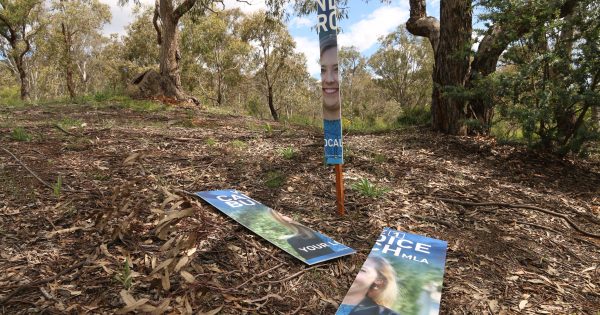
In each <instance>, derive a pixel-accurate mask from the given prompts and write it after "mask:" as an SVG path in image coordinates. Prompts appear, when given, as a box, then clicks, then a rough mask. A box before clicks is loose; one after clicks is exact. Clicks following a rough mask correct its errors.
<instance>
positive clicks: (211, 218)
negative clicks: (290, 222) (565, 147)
mask: <svg viewBox="0 0 600 315" xmlns="http://www.w3.org/2000/svg"><path fill="white" fill-rule="evenodd" d="M0 111H2V115H1V116H0V122H6V120H9V119H10V120H13V121H14V122H16V123H18V124H19V125H22V126H24V127H26V128H27V129H28V130H30V131H32V134H34V135H35V134H37V135H39V136H38V137H34V139H33V140H32V141H31V142H27V143H21V142H18V143H17V142H14V141H11V140H10V139H9V137H7V136H6V134H7V132H6V131H9V129H8V128H5V127H1V128H0V129H1V131H2V133H1V134H2V136H0V137H1V142H0V143H1V146H2V147H3V148H5V149H6V150H9V151H10V152H12V153H13V154H14V155H15V157H16V158H17V159H19V161H17V160H15V157H13V156H11V155H9V154H4V153H3V152H4V151H3V152H0V153H2V154H0V181H1V182H2V183H3V184H2V185H0V270H2V271H3V272H2V273H0V313H5V314H25V313H31V312H35V313H42V312H46V313H67V312H75V313H86V312H89V313H94V314H112V313H121V314H125V313H151V314H162V313H173V314H190V313H194V314H244V313H246V314H257V313H259V314H333V313H334V312H335V309H336V307H337V306H338V305H339V303H340V302H341V300H342V299H343V297H344V295H345V294H346V292H347V290H348V288H349V287H350V284H351V283H352V281H353V280H354V278H355V276H356V274H357V272H358V270H359V269H360V266H361V265H362V262H363V261H364V259H365V258H366V256H367V255H368V253H369V250H370V248H371V246H372V245H373V242H374V240H375V239H376V236H377V234H378V233H379V232H380V231H381V229H382V228H383V227H384V226H391V227H394V228H398V229H401V230H405V231H409V232H411V233H418V234H423V235H427V236H430V237H435V238H439V239H444V240H447V241H448V243H449V250H448V257H447V265H446V274H445V279H444V288H443V294H442V304H441V313H443V314H464V313H476V314H512V313H526V314H557V313H577V314H594V315H595V314H596V313H597V312H598V311H600V267H599V266H600V263H599V262H600V240H598V239H597V238H594V237H590V236H587V235H583V234H581V233H579V232H578V231H576V230H574V229H572V228H570V226H569V225H567V224H566V223H565V222H564V221H563V220H561V218H559V217H554V216H552V215H548V214H546V213H542V212H538V211H533V210H530V209H518V208H509V207H502V206H475V207H473V206H464V205H460V204H455V203H448V202H444V201H442V199H453V200H461V201H464V202H471V203H477V202H496V203H510V204H527V205H534V206H537V207H541V208H544V209H548V210H551V211H552V212H556V213H560V214H562V215H565V216H568V217H569V218H570V219H571V220H573V221H575V222H576V223H577V225H578V226H580V227H581V228H582V229H583V230H585V231H588V232H594V231H598V230H599V229H598V227H599V223H600V217H599V216H600V210H599V209H600V199H599V198H598V196H599V195H600V164H599V163H598V162H594V161H590V160H558V159H555V158H553V157H551V156H544V155H540V154H534V153H531V152H529V151H527V150H526V149H525V148H521V147H514V146H505V145H500V144H497V143H495V142H494V141H493V140H491V139H486V138H463V137H451V136H441V135H436V134H434V133H431V132H429V131H428V130H426V129H424V128H408V129H405V130H402V131H396V132H388V133H380V134H377V135H352V134H350V135H346V136H345V144H346V148H347V149H349V150H348V154H347V156H346V158H347V161H346V162H347V164H346V165H345V167H344V168H345V172H346V178H347V185H346V186H347V187H350V183H352V182H353V181H358V180H360V179H368V180H369V181H370V182H371V183H374V184H376V185H378V186H380V187H386V188H389V191H388V192H386V193H385V194H384V195H383V196H381V197H378V198H370V197H365V196H363V195H361V194H359V193H357V192H356V191H354V190H351V189H349V188H348V189H347V190H346V209H347V212H348V214H347V215H346V216H345V217H343V218H340V217H338V216H337V215H336V214H335V209H336V207H335V200H334V196H335V190H334V178H335V177H334V176H335V175H334V173H333V170H332V169H331V168H329V167H326V166H324V165H323V163H322V151H321V134H320V131H319V130H313V129H310V128H306V127H297V126H289V125H285V124H279V123H272V122H270V124H271V125H272V126H273V130H272V131H271V132H268V133H267V132H260V131H256V130H251V128H249V127H248V126H252V125H261V124H264V122H261V121H259V120H257V119H253V118H248V117H237V116H231V115H226V116H225V115H217V114H213V113H210V112H207V111H200V110H196V111H197V112H196V113H195V114H196V116H197V117H198V118H197V119H196V121H197V125H199V126H202V127H201V128H183V127H175V126H174V124H167V123H166V122H169V121H177V120H182V119H185V117H187V115H188V111H190V109H181V108H173V109H170V110H168V111H165V112H158V113H145V114H141V113H136V112H132V111H129V110H125V109H118V108H111V109H110V111H111V112H108V111H100V110H98V109H95V108H93V107H91V106H83V105H50V106H48V108H47V109H46V110H44V111H40V110H37V109H35V108H28V109H25V110H21V111H20V112H19V113H18V114H17V113H14V112H11V110H10V109H1V110H0ZM66 113H68V114H69V115H72V116H74V118H76V119H78V120H80V121H83V122H85V123H86V126H84V127H82V128H81V132H80V134H78V136H77V137H72V136H68V135H65V134H64V133H62V132H60V130H57V129H56V128H52V127H51V125H49V124H48V123H47V122H48V121H53V119H54V120H55V119H56V117H62V116H64V115H65V114H66ZM107 120H110V121H112V122H113V123H111V124H110V126H109V127H107V126H106V121H107ZM114 122H116V123H114ZM82 139H83V140H84V141H82ZM207 139H211V141H207ZM233 141H238V142H239V141H242V142H244V143H246V145H245V146H242V145H237V146H236V147H233V146H232V142H233ZM82 143H83V144H84V145H83V146H82V145H81V144H82ZM288 147H293V148H294V150H295V153H296V154H295V157H294V158H293V159H285V158H284V157H283V156H282V155H281V154H280V153H279V152H280V151H281V150H283V149H285V148H288ZM21 162H22V163H21ZM23 164H25V165H27V167H28V168H29V169H30V171H28V170H27V169H26V168H25V167H24V166H23ZM32 172H34V173H35V174H36V175H37V176H39V177H40V178H41V179H44V181H45V182H46V183H53V182H55V181H56V178H58V176H61V178H62V179H63V180H62V182H63V183H64V184H63V185H65V187H64V188H66V189H64V190H63V192H62V193H61V194H59V195H56V194H53V192H52V190H51V189H49V188H48V187H47V185H44V184H43V183H41V182H40V181H39V180H38V179H36V178H35V177H34V175H33V174H32ZM269 173H277V174H281V184H280V185H276V186H267V185H265V176H266V174H269ZM225 188H234V189H238V190H240V191H242V192H245V193H247V194H248V195H250V196H251V197H252V198H254V199H257V200H259V201H261V202H262V203H264V204H266V205H269V206H270V207H272V208H274V209H275V210H277V211H280V212H282V213H284V214H286V215H287V216H290V217H293V218H294V219H296V220H298V221H300V222H302V223H303V224H306V225H308V226H310V227H312V228H314V229H317V230H320V231H321V232H323V233H325V234H327V235H329V236H331V237H332V238H333V239H335V240H337V241H340V242H342V243H344V244H347V245H349V246H351V247H353V248H355V249H357V250H358V253H357V254H356V255H353V256H351V257H345V258H342V259H338V260H335V261H332V262H328V263H325V264H320V265H317V266H313V267H307V266H305V265H304V264H302V263H300V262H298V261H296V260H295V259H294V258H293V257H291V256H289V255H287V254H285V253H284V252H282V251H281V250H279V249H277V248H276V247H274V246H272V245H270V244H269V243H268V242H266V241H265V240H263V239H261V238H260V237H258V236H256V235H254V234H252V233H251V232H250V231H248V230H247V229H245V228H243V227H241V226H239V225H238V224H236V223H235V222H233V221H232V220H230V219H228V218H226V217H225V216H223V215H221V214H220V213H219V212H218V211H216V210H215V209H213V208H211V207H210V206H208V205H206V204H204V203H203V202H201V201H199V200H198V199H197V198H194V197H192V196H190V195H188V194H187V192H190V191H191V192H194V191H200V190H213V189H225ZM126 264H127V266H126ZM127 279H128V280H127ZM126 280H127V281H126Z"/></svg>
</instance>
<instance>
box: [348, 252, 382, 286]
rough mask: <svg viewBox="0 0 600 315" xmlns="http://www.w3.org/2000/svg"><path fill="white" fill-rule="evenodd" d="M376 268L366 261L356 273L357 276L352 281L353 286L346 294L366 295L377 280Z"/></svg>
mask: <svg viewBox="0 0 600 315" xmlns="http://www.w3.org/2000/svg"><path fill="white" fill-rule="evenodd" d="M376 267H377V266H376V264H375V263H374V262H373V261H371V260H369V259H367V261H366V262H365V264H364V265H363V266H362V268H361V269H360V271H359V272H358V275H357V276H356V279H355V280H354V284H352V287H351V288H350V291H349V292H348V294H351V293H353V294H358V293H360V294H367V292H368V291H369V289H370V288H371V285H372V284H373V282H375V280H376V279H377V276H378V274H377V269H376Z"/></svg>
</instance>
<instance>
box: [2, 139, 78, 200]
mask: <svg viewBox="0 0 600 315" xmlns="http://www.w3.org/2000/svg"><path fill="white" fill-rule="evenodd" d="M0 149H2V150H4V152H6V153H8V154H10V155H11V156H12V157H13V158H14V159H15V160H16V161H17V162H19V164H21V166H23V167H24V168H25V169H26V170H27V171H28V172H29V173H30V174H31V175H33V177H35V178H36V179H37V180H38V181H39V182H40V183H42V184H44V186H46V187H48V188H50V189H52V190H54V186H52V185H50V184H49V183H48V182H46V181H45V180H43V179H41V178H40V177H39V176H38V175H37V174H36V173H35V172H34V171H32V170H31V169H30V168H29V167H27V165H25V163H23V161H21V160H20V159H19V158H18V157H17V156H16V155H14V154H13V153H12V152H10V151H9V150H8V149H6V148H0ZM61 191H67V192H81V193H90V192H89V191H87V190H75V189H70V188H61Z"/></svg>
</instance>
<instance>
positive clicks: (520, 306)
mask: <svg viewBox="0 0 600 315" xmlns="http://www.w3.org/2000/svg"><path fill="white" fill-rule="evenodd" d="M527 303H529V301H528V300H521V302H519V311H521V310H523V309H524V308H525V306H527Z"/></svg>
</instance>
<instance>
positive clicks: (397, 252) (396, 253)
mask: <svg viewBox="0 0 600 315" xmlns="http://www.w3.org/2000/svg"><path fill="white" fill-rule="evenodd" d="M389 251H392V252H394V256H400V252H401V251H402V248H400V247H396V249H394V250H390V245H389V244H385V246H383V250H381V253H382V254H386V253H387V252H389Z"/></svg>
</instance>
